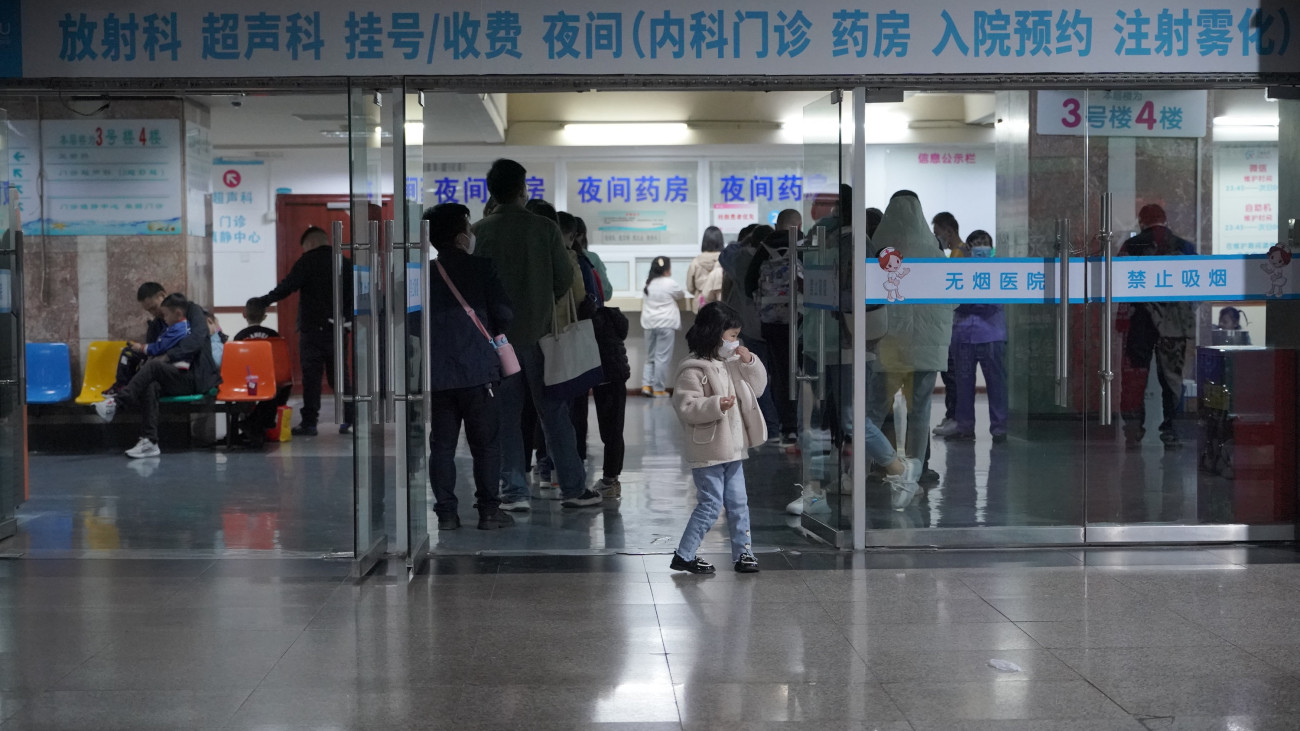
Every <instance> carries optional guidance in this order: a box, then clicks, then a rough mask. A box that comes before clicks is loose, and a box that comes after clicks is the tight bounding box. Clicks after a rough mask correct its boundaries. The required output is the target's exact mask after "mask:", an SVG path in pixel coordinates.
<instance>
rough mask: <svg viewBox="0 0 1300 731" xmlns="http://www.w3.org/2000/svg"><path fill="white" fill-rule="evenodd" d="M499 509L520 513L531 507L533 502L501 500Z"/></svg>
mask: <svg viewBox="0 0 1300 731" xmlns="http://www.w3.org/2000/svg"><path fill="white" fill-rule="evenodd" d="M501 509H502V510H505V511H507V512H511V513H522V512H524V511H527V510H532V509H533V504H532V503H531V502H529V501H528V500H515V501H514V502H502V503H501Z"/></svg>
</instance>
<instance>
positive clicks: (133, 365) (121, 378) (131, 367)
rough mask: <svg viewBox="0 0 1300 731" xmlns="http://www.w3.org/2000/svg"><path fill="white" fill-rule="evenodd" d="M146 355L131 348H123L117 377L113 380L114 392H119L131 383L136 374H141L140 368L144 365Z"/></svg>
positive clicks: (118, 360) (118, 362)
mask: <svg viewBox="0 0 1300 731" xmlns="http://www.w3.org/2000/svg"><path fill="white" fill-rule="evenodd" d="M145 357H146V356H145V355H144V354H142V353H137V352H135V351H134V350H132V349H131V346H129V345H128V346H126V347H125V348H122V354H121V355H120V356H118V358H117V375H116V377H114V379H113V390H114V391H119V390H121V389H122V387H123V386H125V385H126V384H128V383H130V382H131V379H132V378H134V377H135V374H136V373H139V372H140V366H141V365H143V364H144V361H145Z"/></svg>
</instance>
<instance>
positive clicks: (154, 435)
mask: <svg viewBox="0 0 1300 731" xmlns="http://www.w3.org/2000/svg"><path fill="white" fill-rule="evenodd" d="M162 305H163V306H166V307H174V308H180V307H184V310H185V319H186V320H187V321H188V322H189V334H187V335H186V336H185V337H184V338H182V339H181V341H180V342H179V343H178V344H176V345H175V346H173V347H172V348H171V349H170V350H168V351H167V352H165V353H162V354H161V355H157V356H154V357H152V358H149V360H147V361H145V363H144V365H142V366H140V370H139V371H137V372H136V374H135V375H134V376H133V377H132V378H131V380H130V381H129V382H128V383H127V384H126V385H125V386H123V387H122V388H121V389H119V390H118V392H117V394H116V395H115V396H113V397H111V398H108V399H105V400H104V401H101V402H100V403H98V404H95V409H96V411H98V412H99V415H100V416H102V417H103V418H104V419H105V420H112V418H113V415H114V413H116V411H117V407H118V406H119V405H120V406H123V407H126V408H128V409H136V408H138V409H140V413H141V417H142V418H141V421H140V441H138V442H136V445H135V446H134V447H131V448H130V449H128V450H126V456H128V457H132V458H135V459H139V458H142V457H157V456H159V455H160V454H162V451H161V450H160V449H159V448H158V399H159V398H160V397H162V396H187V395H192V394H198V393H205V392H207V391H209V390H211V389H213V388H216V387H217V385H219V384H220V383H221V372H220V371H218V370H217V364H216V362H215V361H214V360H212V346H211V341H210V338H209V332H208V320H207V315H206V314H205V313H204V311H203V308H202V307H199V306H198V305H196V304H194V303H193V302H188V301H186V299H185V295H183V294H180V293H173V294H171V295H168V296H167V298H166V299H164V300H163V302H162ZM145 345H146V343H134V342H133V343H127V347H129V348H131V349H132V350H134V351H136V352H139V353H143V352H144V351H145Z"/></svg>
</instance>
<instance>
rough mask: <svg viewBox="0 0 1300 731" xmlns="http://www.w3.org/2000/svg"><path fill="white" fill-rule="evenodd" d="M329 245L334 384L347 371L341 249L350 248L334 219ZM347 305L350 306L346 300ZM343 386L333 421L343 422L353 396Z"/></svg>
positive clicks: (336, 395) (338, 391) (336, 398)
mask: <svg viewBox="0 0 1300 731" xmlns="http://www.w3.org/2000/svg"><path fill="white" fill-rule="evenodd" d="M330 246H331V248H332V249H333V253H334V256H333V257H332V260H331V263H332V267H331V270H332V271H333V272H334V313H333V314H334V384H335V385H336V386H339V385H341V384H342V383H344V382H345V381H346V376H345V375H344V374H345V373H346V372H347V371H345V370H344V368H343V361H344V354H345V353H344V351H346V350H347V347H346V341H345V340H344V338H345V334H344V329H343V323H344V316H343V312H344V310H343V282H342V280H343V250H344V249H351V248H352V247H350V246H349V245H347V244H345V243H343V222H342V221H335V222H334V223H333V224H332V225H331V226H330ZM347 306H348V307H349V308H351V307H352V303H351V302H348V303H347ZM343 391H344V389H343V388H341V387H340V388H337V389H336V390H335V392H334V421H335V422H336V423H339V424H342V423H343V404H344V402H347V401H352V400H353V397H352V396H349V395H347V394H345V393H343Z"/></svg>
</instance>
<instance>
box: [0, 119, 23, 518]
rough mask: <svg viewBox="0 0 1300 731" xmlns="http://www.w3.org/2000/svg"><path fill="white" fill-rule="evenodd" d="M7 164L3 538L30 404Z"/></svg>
mask: <svg viewBox="0 0 1300 731" xmlns="http://www.w3.org/2000/svg"><path fill="white" fill-rule="evenodd" d="M8 129H9V119H8V115H6V114H5V112H4V110H0V160H8V159H9V154H8V149H9V148H8V145H7V142H8V139H7V137H8ZM17 212H18V200H17V195H16V193H15V192H14V191H13V189H12V188H10V186H9V168H8V166H0V539H4V538H8V537H9V536H12V535H13V534H14V532H15V530H16V527H17V521H16V519H15V517H14V514H15V512H16V511H17V510H18V505H19V504H20V503H21V502H22V501H23V500H24V499H25V498H26V492H27V410H26V408H25V406H24V405H23V404H24V398H25V389H26V384H25V381H24V374H23V370H24V368H23V354H24V352H23V351H24V347H25V345H24V337H23V324H22V308H23V299H22V291H23V289H22V283H23V270H22V251H21V244H20V242H21V240H22V233H21V229H22V224H21V222H20V221H19V220H18V214H17Z"/></svg>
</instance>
